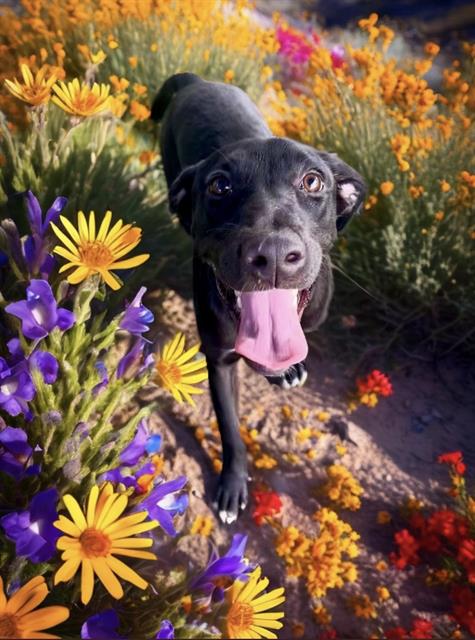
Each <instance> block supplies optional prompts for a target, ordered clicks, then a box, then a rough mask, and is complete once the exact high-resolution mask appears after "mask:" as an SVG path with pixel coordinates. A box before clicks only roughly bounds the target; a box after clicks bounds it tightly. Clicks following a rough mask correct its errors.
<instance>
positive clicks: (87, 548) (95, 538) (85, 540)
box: [79, 529, 112, 558]
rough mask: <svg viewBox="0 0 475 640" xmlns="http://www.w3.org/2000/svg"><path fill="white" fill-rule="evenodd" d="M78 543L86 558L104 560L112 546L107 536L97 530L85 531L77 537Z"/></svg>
mask: <svg viewBox="0 0 475 640" xmlns="http://www.w3.org/2000/svg"><path fill="white" fill-rule="evenodd" d="M79 542H80V543H81V547H82V550H83V552H84V554H85V555H86V556H87V557H88V558H105V556H107V555H108V554H109V551H110V548H111V546H112V545H111V541H110V538H109V536H107V535H106V534H105V533H103V532H102V531H98V530H97V529H86V530H85V531H84V532H83V533H82V534H81V536H80V537H79Z"/></svg>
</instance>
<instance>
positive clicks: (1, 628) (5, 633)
mask: <svg viewBox="0 0 475 640" xmlns="http://www.w3.org/2000/svg"><path fill="white" fill-rule="evenodd" d="M19 637H20V633H19V632H18V628H17V626H16V617H15V616H14V615H12V614H11V613H4V614H2V615H0V638H19Z"/></svg>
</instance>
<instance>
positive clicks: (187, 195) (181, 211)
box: [168, 163, 199, 234]
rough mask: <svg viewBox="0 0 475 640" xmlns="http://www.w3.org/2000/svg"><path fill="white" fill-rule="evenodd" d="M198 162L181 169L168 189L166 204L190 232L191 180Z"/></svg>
mask: <svg viewBox="0 0 475 640" xmlns="http://www.w3.org/2000/svg"><path fill="white" fill-rule="evenodd" d="M198 164H199V163H198ZM198 164H193V165H190V166H189V167H186V169H183V171H182V172H181V173H180V175H179V176H178V177H177V178H176V179H175V180H174V181H173V182H172V184H171V185H170V189H169V190H168V205H169V208H170V211H171V212H172V213H176V214H177V216H178V219H179V220H180V222H181V224H182V226H183V227H184V229H185V231H187V232H188V233H190V234H191V221H192V209H193V201H192V191H193V182H194V180H195V175H196V169H197V167H198Z"/></svg>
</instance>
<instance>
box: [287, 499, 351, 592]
mask: <svg viewBox="0 0 475 640" xmlns="http://www.w3.org/2000/svg"><path fill="white" fill-rule="evenodd" d="M314 517H315V519H316V520H317V521H318V522H319V523H320V530H319V533H318V536H317V537H315V538H310V537H308V536H306V535H305V534H304V533H302V532H301V531H300V530H299V529H298V528H297V527H294V526H290V527H285V528H282V529H281V530H280V531H279V533H278V536H277V539H276V542H275V548H276V552H277V555H279V556H280V557H281V558H283V559H284V561H285V563H286V566H287V574H288V575H289V576H295V577H303V578H304V579H305V582H306V587H307V591H308V593H309V595H310V596H311V597H315V598H322V597H323V596H324V595H325V594H326V593H327V591H328V590H329V589H335V588H341V587H343V585H344V584H345V583H346V582H355V581H356V580H357V578H358V570H357V568H356V565H355V564H354V563H353V562H351V560H352V559H354V558H356V557H357V556H358V555H359V549H358V545H357V541H358V540H359V535H358V534H357V533H356V531H353V529H352V528H351V526H350V525H349V524H347V523H346V522H343V520H340V519H339V518H338V516H337V514H336V513H335V512H334V511H332V510H330V509H320V510H319V511H317V513H316V514H315V516H314Z"/></svg>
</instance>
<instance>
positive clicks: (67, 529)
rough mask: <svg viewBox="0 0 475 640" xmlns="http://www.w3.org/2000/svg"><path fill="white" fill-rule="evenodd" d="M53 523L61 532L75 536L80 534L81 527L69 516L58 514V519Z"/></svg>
mask: <svg viewBox="0 0 475 640" xmlns="http://www.w3.org/2000/svg"><path fill="white" fill-rule="evenodd" d="M53 524H54V526H55V527H56V529H59V530H60V531H62V532H63V533H67V534H68V535H70V536H74V537H76V538H77V537H78V536H80V535H81V529H80V528H79V527H78V526H77V524H74V522H72V521H71V520H70V519H69V518H66V516H63V515H60V516H59V519H58V520H55V522H54V523H53Z"/></svg>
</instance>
